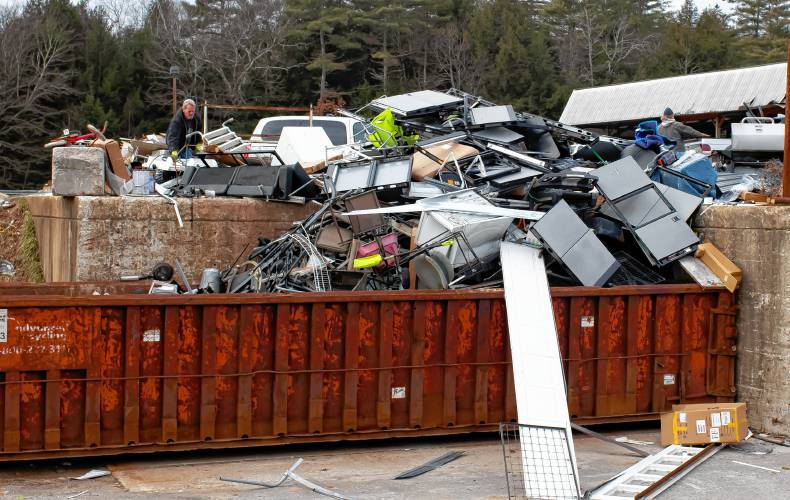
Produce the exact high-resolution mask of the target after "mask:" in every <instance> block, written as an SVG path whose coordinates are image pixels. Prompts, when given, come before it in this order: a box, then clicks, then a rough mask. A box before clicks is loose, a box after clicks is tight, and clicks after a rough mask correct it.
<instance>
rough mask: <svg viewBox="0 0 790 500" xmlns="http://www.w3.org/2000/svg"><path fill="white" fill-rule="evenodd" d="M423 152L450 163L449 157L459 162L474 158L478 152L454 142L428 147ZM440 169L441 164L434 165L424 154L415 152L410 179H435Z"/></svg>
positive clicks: (453, 167)
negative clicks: (463, 159) (470, 157)
mask: <svg viewBox="0 0 790 500" xmlns="http://www.w3.org/2000/svg"><path fill="white" fill-rule="evenodd" d="M425 150H426V151H428V152H429V153H431V154H432V155H434V156H436V157H437V158H439V160H441V161H447V160H448V159H450V161H452V160H451V155H452V156H454V157H455V159H456V160H460V159H461V158H466V157H468V156H474V155H476V154H478V153H479V152H480V151H478V150H477V149H475V148H473V147H472V146H466V145H464V144H458V143H457V142H454V141H447V142H442V143H439V144H436V145H434V146H429V147H427V148H425ZM441 168H442V166H441V164H439V163H436V162H435V161H433V159H432V158H430V157H429V156H427V155H426V154H424V153H421V152H417V153H414V160H413V162H412V166H411V178H412V179H414V180H415V181H421V180H423V179H425V178H426V177H435V176H436V173H437V172H439V169H441ZM452 169H453V171H455V166H454V165H453V166H452Z"/></svg>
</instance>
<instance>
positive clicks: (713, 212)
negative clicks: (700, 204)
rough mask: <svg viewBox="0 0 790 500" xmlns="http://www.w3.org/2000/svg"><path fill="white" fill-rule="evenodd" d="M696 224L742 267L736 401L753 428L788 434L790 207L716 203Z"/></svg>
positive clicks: (789, 387) (789, 419)
mask: <svg viewBox="0 0 790 500" xmlns="http://www.w3.org/2000/svg"><path fill="white" fill-rule="evenodd" d="M696 222H697V227H698V228H699V229H700V230H701V232H702V234H703V236H704V237H705V238H709V239H710V241H711V242H713V244H714V245H716V246H717V247H719V248H720V249H721V250H722V252H724V254H725V255H727V256H728V257H729V258H730V259H731V260H732V261H733V262H735V263H736V264H737V265H738V266H740V267H741V269H742V270H743V283H742V284H741V288H740V291H739V297H738V302H739V304H740V310H739V312H738V332H739V337H738V370H737V386H738V400H739V401H745V402H746V403H747V405H748V408H749V423H750V425H751V426H752V427H754V428H756V429H758V430H760V431H764V432H771V433H776V434H782V435H785V436H787V435H790V207H781V206H770V207H768V206H754V205H736V206H714V207H710V208H708V209H707V210H704V211H703V212H702V214H701V215H700V216H698V217H697V221H696Z"/></svg>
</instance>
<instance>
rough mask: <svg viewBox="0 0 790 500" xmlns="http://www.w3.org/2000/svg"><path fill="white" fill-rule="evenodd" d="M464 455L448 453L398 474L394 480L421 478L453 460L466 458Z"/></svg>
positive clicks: (461, 453)
mask: <svg viewBox="0 0 790 500" xmlns="http://www.w3.org/2000/svg"><path fill="white" fill-rule="evenodd" d="M464 454H465V452H463V451H448V452H447V453H445V454H443V455H441V456H438V457H436V458H434V459H433V460H429V461H427V462H425V463H424V464H422V465H420V466H417V467H414V468H413V469H409V470H407V471H404V472H401V473H400V474H398V475H397V476H395V477H394V478H392V479H411V478H413V477H417V476H421V475H422V474H425V473H426V472H430V471H432V470H435V469H437V468H439V467H441V466H442V465H446V464H449V463H450V462H452V461H453V460H458V459H459V458H461V457H462V456H464Z"/></svg>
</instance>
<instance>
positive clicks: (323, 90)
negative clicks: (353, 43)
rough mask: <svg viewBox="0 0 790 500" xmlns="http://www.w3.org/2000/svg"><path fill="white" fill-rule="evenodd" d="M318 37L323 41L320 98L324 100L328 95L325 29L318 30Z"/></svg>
mask: <svg viewBox="0 0 790 500" xmlns="http://www.w3.org/2000/svg"><path fill="white" fill-rule="evenodd" d="M318 39H319V40H320V41H321V83H320V85H319V89H318V100H319V101H323V100H324V96H325V95H326V39H325V37H324V30H323V29H321V30H320V31H319V32H318Z"/></svg>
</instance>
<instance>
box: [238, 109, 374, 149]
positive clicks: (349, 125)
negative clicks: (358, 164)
mask: <svg viewBox="0 0 790 500" xmlns="http://www.w3.org/2000/svg"><path fill="white" fill-rule="evenodd" d="M309 126H310V117H309V116H272V117H269V118H263V119H261V120H260V121H259V122H258V124H257V125H256V126H255V129H254V130H253V131H252V136H251V137H250V142H251V143H255V144H254V145H255V146H263V147H268V146H271V147H274V146H276V145H277V141H278V140H279V139H280V133H281V132H282V130H283V127H309ZM312 126H313V127H321V128H323V129H324V131H325V132H326V135H327V136H329V140H330V141H332V144H333V145H335V146H340V145H343V144H354V143H358V142H364V141H366V140H367V138H366V135H367V134H366V133H365V126H364V125H363V124H362V122H360V121H359V120H355V119H353V118H346V117H338V116H314V117H313V122H312Z"/></svg>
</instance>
